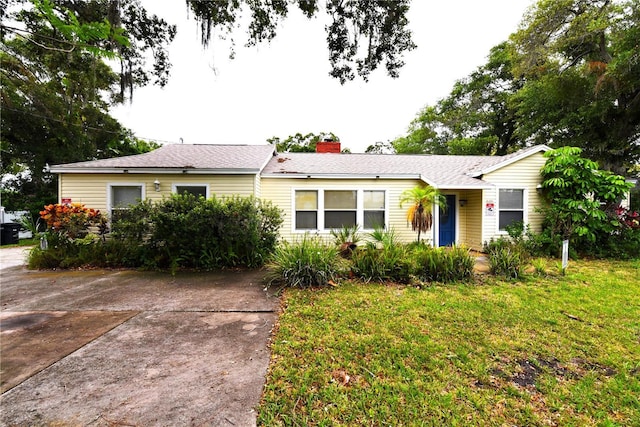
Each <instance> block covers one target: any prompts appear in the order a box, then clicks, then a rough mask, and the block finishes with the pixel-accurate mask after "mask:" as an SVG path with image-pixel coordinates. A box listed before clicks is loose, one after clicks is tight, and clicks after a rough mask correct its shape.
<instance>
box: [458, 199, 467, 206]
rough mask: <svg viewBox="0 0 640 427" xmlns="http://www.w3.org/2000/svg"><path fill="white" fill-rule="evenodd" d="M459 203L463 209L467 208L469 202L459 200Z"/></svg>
mask: <svg viewBox="0 0 640 427" xmlns="http://www.w3.org/2000/svg"><path fill="white" fill-rule="evenodd" d="M459 203H460V207H461V208H463V207H465V206H467V200H466V199H460V200H459Z"/></svg>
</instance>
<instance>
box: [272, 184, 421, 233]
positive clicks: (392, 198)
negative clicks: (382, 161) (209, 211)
mask: <svg viewBox="0 0 640 427" xmlns="http://www.w3.org/2000/svg"><path fill="white" fill-rule="evenodd" d="M261 182H262V185H261V192H262V198H263V199H265V200H271V201H272V202H273V203H274V205H276V206H279V207H280V208H281V209H282V211H283V214H284V215H283V216H284V223H283V225H282V228H281V230H280V237H281V238H282V239H284V240H288V241H292V240H296V239H297V238H300V237H301V236H303V235H304V232H299V231H294V230H293V223H292V220H293V214H294V212H293V209H294V206H292V199H293V190H294V189H309V190H317V189H325V190H336V189H341V190H359V189H363V190H385V191H386V201H387V207H386V208H387V215H388V224H389V226H390V227H392V228H393V229H394V230H395V231H396V234H397V235H398V237H399V239H400V240H401V241H403V242H412V241H415V240H416V237H417V234H416V233H415V232H413V231H412V230H411V227H410V226H409V225H407V220H406V215H405V213H406V208H407V206H405V207H404V208H403V209H401V208H400V194H401V193H402V192H403V191H404V190H407V189H410V188H413V187H415V186H416V185H418V184H419V183H420V181H418V180H385V179H349V180H347V179H343V180H340V179H292V178H269V177H262V180H261ZM318 235H320V236H322V237H325V238H327V239H329V238H330V234H329V232H328V231H321V232H319V233H318Z"/></svg>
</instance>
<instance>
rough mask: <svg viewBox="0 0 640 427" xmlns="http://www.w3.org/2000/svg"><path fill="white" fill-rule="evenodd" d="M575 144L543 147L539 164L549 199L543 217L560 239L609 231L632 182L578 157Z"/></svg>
mask: <svg viewBox="0 0 640 427" xmlns="http://www.w3.org/2000/svg"><path fill="white" fill-rule="evenodd" d="M581 153H582V150H581V149H580V148H577V147H561V148H558V149H556V150H552V151H547V152H546V153H545V154H544V155H545V157H546V158H547V162H546V163H545V165H544V166H543V167H542V171H541V172H542V178H543V182H542V188H543V190H544V196H545V198H546V199H547V201H548V202H549V207H548V208H547V211H546V216H547V220H548V221H549V222H550V225H551V226H552V227H553V230H552V231H553V232H556V233H561V234H562V237H563V238H564V239H569V238H571V237H582V238H585V239H587V240H588V241H590V242H594V241H595V240H596V235H597V234H598V233H599V232H605V233H611V232H613V231H614V230H615V229H616V228H617V227H619V226H620V225H621V223H620V220H619V219H618V217H617V216H616V215H615V208H616V207H618V206H619V203H620V200H622V198H623V197H624V195H625V194H626V192H627V191H629V189H630V188H631V186H632V184H630V183H627V182H626V181H625V179H624V177H622V176H620V175H615V174H613V173H611V172H608V171H604V170H600V169H599V167H598V164H597V163H596V162H594V161H592V160H589V159H586V158H584V157H581V156H580V154H581Z"/></svg>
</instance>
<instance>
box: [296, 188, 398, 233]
mask: <svg viewBox="0 0 640 427" xmlns="http://www.w3.org/2000/svg"><path fill="white" fill-rule="evenodd" d="M296 191H317V192H318V209H317V214H318V218H317V225H318V227H317V228H314V229H311V228H305V229H297V228H296ZM325 191H355V192H356V224H358V225H359V226H360V230H362V231H372V230H373V228H364V211H365V209H364V192H365V191H382V192H384V210H383V212H384V226H385V228H386V229H388V228H389V191H388V190H385V189H382V188H363V187H360V188H358V187H348V188H345V187H301V188H292V189H291V233H292V234H305V233H315V234H326V235H328V234H330V233H331V229H325V226H324V211H325V209H324V192H325ZM370 210H373V209H370Z"/></svg>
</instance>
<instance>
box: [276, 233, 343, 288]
mask: <svg viewBox="0 0 640 427" xmlns="http://www.w3.org/2000/svg"><path fill="white" fill-rule="evenodd" d="M343 262H344V261H343V259H342V258H341V257H340V256H339V250H338V248H337V247H334V246H327V245H326V244H325V243H324V242H322V240H320V239H319V238H318V237H310V236H308V235H305V236H304V237H303V238H302V239H301V240H299V241H296V242H293V243H289V242H282V243H281V244H280V245H279V246H278V247H277V248H276V250H275V253H274V254H273V255H272V257H271V261H270V262H269V263H268V264H267V268H268V272H267V275H266V277H265V280H266V282H267V283H268V284H269V285H280V286H282V287H292V288H312V287H318V286H327V285H330V284H333V283H334V282H335V281H337V280H338V278H339V277H340V276H341V275H342V273H343V272H344V267H343V265H344V264H343Z"/></svg>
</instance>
